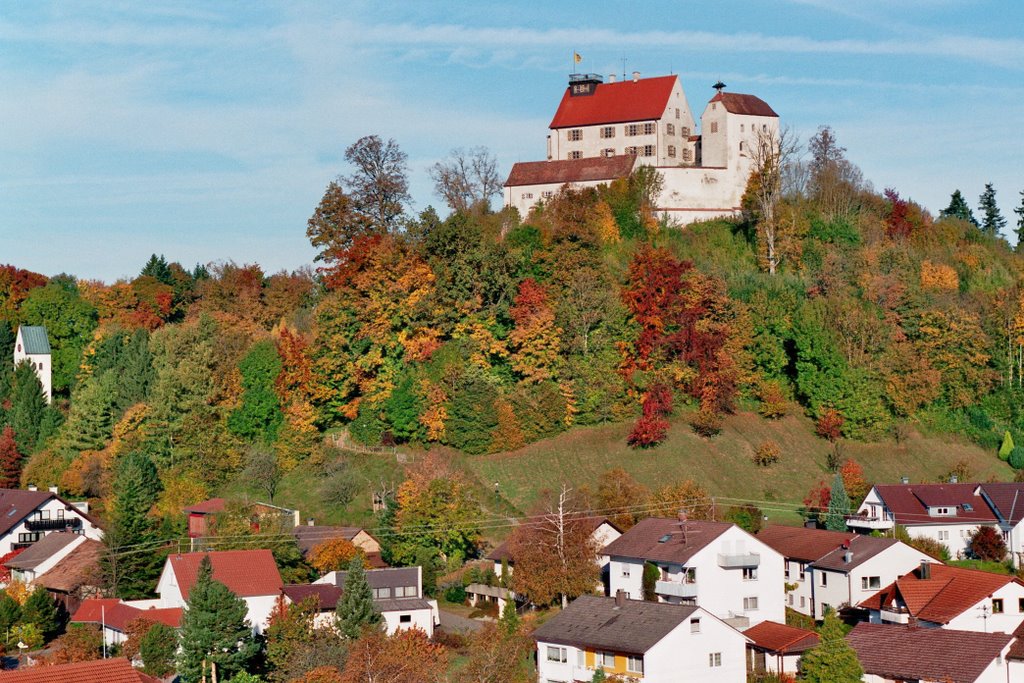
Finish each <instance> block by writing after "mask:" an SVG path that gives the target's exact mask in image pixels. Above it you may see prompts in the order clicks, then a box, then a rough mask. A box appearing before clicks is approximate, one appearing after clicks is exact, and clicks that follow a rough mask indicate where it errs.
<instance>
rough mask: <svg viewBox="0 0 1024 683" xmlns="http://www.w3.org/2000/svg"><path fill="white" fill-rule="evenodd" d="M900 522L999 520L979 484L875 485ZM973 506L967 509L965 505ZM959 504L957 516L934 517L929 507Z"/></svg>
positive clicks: (948, 522)
mask: <svg viewBox="0 0 1024 683" xmlns="http://www.w3.org/2000/svg"><path fill="white" fill-rule="evenodd" d="M875 490H876V491H877V492H878V495H879V496H880V497H881V498H882V501H883V502H884V503H885V506H886V507H887V508H889V510H890V511H891V512H892V513H893V515H895V518H896V523H897V524H904V525H905V524H950V523H951V522H952V523H954V524H955V523H957V522H958V521H959V522H966V523H969V522H995V521H997V518H996V513H995V512H994V511H993V510H992V508H991V507H989V505H988V503H987V502H986V501H985V499H984V498H983V497H982V496H981V495H980V493H978V485H977V484H883V485H879V486H875ZM965 504H966V505H968V506H969V507H970V508H971V509H967V508H965V507H964V505H965ZM936 506H941V507H955V508H956V515H955V516H950V517H934V516H932V515H929V514H928V507H936Z"/></svg>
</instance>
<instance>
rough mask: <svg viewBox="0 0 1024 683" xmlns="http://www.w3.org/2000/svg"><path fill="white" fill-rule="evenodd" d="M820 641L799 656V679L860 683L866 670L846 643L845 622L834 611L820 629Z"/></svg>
mask: <svg viewBox="0 0 1024 683" xmlns="http://www.w3.org/2000/svg"><path fill="white" fill-rule="evenodd" d="M818 636H819V638H820V643H819V644H818V645H817V646H816V647H814V648H812V649H810V650H808V651H807V652H805V653H804V655H803V656H802V657H801V658H800V678H801V680H804V681H809V682H810V683H859V681H860V680H861V677H862V676H863V675H864V669H863V667H861V665H860V661H859V660H858V659H857V653H856V652H855V651H854V649H853V648H852V647H850V644H849V643H847V642H846V637H845V636H846V633H845V630H844V629H843V624H842V622H840V621H839V618H838V617H837V616H836V614H835V612H834V611H832V610H827V611H826V612H825V620H824V621H823V622H822V624H821V627H820V628H819V629H818Z"/></svg>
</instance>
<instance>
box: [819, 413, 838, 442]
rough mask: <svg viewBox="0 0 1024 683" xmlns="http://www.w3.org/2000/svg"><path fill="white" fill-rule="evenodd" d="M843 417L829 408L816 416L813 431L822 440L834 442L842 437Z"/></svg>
mask: <svg viewBox="0 0 1024 683" xmlns="http://www.w3.org/2000/svg"><path fill="white" fill-rule="evenodd" d="M843 422H845V420H844V419H843V416H842V415H841V414H840V413H839V411H838V410H836V409H835V408H829V409H828V410H826V411H825V412H823V413H822V414H821V415H820V416H818V423H817V425H815V431H816V432H817V433H818V436H820V437H821V438H823V439H828V440H829V441H832V442H835V441H836V440H837V439H838V438H839V437H841V436H842V435H843Z"/></svg>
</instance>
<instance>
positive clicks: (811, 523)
mask: <svg viewBox="0 0 1024 683" xmlns="http://www.w3.org/2000/svg"><path fill="white" fill-rule="evenodd" d="M804 528H805V529H817V528H818V520H816V519H814V517H808V518H807V519H805V520H804Z"/></svg>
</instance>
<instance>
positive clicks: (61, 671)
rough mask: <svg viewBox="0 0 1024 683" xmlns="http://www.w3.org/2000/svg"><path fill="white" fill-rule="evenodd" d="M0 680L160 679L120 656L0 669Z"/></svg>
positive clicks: (106, 682) (98, 682)
mask: <svg viewBox="0 0 1024 683" xmlns="http://www.w3.org/2000/svg"><path fill="white" fill-rule="evenodd" d="M0 683H160V681H159V679H156V678H153V677H152V676H147V675H146V674H144V673H142V672H141V671H137V670H136V669H134V668H132V665H131V663H130V662H129V661H128V660H127V659H124V658H122V657H116V658H113V659H97V660H94V661H91V662H76V663H74V664H56V665H54V666H32V667H27V668H24V669H17V670H15V671H0Z"/></svg>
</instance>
